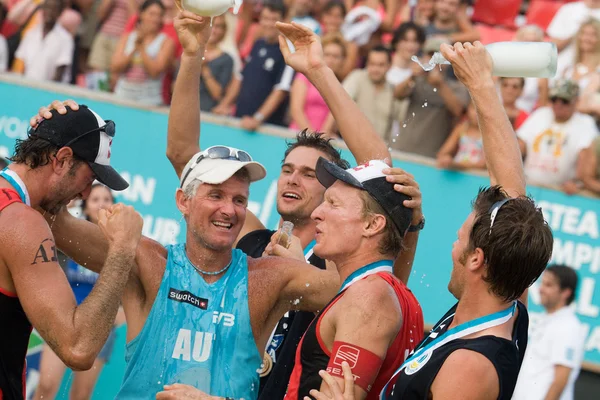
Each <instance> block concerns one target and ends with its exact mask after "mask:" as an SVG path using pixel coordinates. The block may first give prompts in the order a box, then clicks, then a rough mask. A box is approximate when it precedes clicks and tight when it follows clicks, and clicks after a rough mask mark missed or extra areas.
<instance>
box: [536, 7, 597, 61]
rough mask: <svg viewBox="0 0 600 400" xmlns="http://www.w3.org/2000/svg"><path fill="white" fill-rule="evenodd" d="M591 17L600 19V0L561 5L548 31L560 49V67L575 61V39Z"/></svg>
mask: <svg viewBox="0 0 600 400" xmlns="http://www.w3.org/2000/svg"><path fill="white" fill-rule="evenodd" d="M590 18H593V19H596V20H600V0H583V1H576V2H571V3H566V4H564V5H563V6H562V7H560V8H559V9H558V11H557V13H556V14H555V15H554V18H552V22H550V25H548V28H547V29H546V32H547V33H548V36H550V38H551V39H552V41H553V42H554V43H556V46H557V47H558V51H559V52H560V53H559V55H558V68H559V71H560V69H561V67H562V65H569V64H570V63H572V62H573V56H574V53H575V46H573V43H572V42H573V41H574V40H573V39H574V38H575V35H576V34H577V31H578V30H579V28H580V27H581V25H582V24H583V23H585V22H586V21H588V20H589V19H590Z"/></svg>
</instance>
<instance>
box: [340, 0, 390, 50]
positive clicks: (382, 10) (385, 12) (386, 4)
mask: <svg viewBox="0 0 600 400" xmlns="http://www.w3.org/2000/svg"><path fill="white" fill-rule="evenodd" d="M344 3H345V5H346V9H347V10H351V9H352V8H354V6H356V5H364V6H367V7H370V8H372V9H374V10H376V11H377V13H378V14H379V17H380V18H381V25H380V26H379V29H380V30H382V31H384V32H393V31H394V29H395V27H396V26H397V25H399V24H400V22H399V21H400V20H401V14H400V10H401V7H400V2H399V1H398V0H344ZM387 43H389V42H387Z"/></svg>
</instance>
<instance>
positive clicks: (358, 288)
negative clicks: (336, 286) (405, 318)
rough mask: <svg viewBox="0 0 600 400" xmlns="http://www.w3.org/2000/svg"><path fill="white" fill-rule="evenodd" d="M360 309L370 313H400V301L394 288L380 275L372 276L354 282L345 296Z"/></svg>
mask: <svg viewBox="0 0 600 400" xmlns="http://www.w3.org/2000/svg"><path fill="white" fill-rule="evenodd" d="M343 298H344V299H345V300H346V301H347V302H348V303H351V304H352V306H353V307H355V308H356V309H358V310H365V311H368V312H370V313H374V312H375V313H376V312H384V313H386V314H392V313H395V312H397V313H398V314H399V313H400V303H399V302H398V299H397V297H396V292H395V291H394V288H392V286H391V285H390V284H389V283H387V282H386V281H385V280H383V279H382V278H380V277H378V276H370V277H368V278H366V279H362V280H360V281H358V282H356V283H354V284H352V285H351V286H350V287H349V288H348V289H346V294H345V295H344V297H343Z"/></svg>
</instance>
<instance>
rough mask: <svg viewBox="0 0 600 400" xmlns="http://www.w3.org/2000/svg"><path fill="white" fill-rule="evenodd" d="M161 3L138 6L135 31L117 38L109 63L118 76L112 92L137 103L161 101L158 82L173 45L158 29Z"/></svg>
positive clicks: (150, 0)
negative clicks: (138, 11)
mask: <svg viewBox="0 0 600 400" xmlns="http://www.w3.org/2000/svg"><path fill="white" fill-rule="evenodd" d="M164 14H165V6H164V5H163V4H162V3H161V1H160V0H146V1H144V3H143V4H142V5H141V6H140V17H139V21H138V25H137V28H136V30H135V31H133V32H131V33H130V34H129V35H125V36H123V37H121V39H120V40H119V44H118V45H117V48H116V50H115V54H114V55H113V58H112V63H111V74H112V75H113V76H115V77H118V79H117V84H116V87H115V94H116V95H117V96H119V97H121V98H123V99H127V100H133V101H136V102H138V103H140V104H145V105H154V106H158V105H161V104H163V97H162V81H163V77H164V74H165V72H166V70H167V68H168V67H169V63H170V62H171V60H172V59H173V55H174V53H175V44H174V43H173V40H172V39H171V38H169V37H168V36H167V35H166V34H165V33H163V32H161V30H162V25H163V18H164Z"/></svg>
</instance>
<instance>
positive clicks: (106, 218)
mask: <svg viewBox="0 0 600 400" xmlns="http://www.w3.org/2000/svg"><path fill="white" fill-rule="evenodd" d="M143 223H144V221H143V220H142V216H141V215H140V214H138V213H137V211H135V209H134V208H133V207H131V206H126V205H124V204H121V203H119V204H114V205H112V206H111V207H110V208H108V209H101V210H98V226H99V227H100V229H101V230H102V233H103V234H104V236H106V238H107V239H108V242H109V243H110V244H111V245H112V244H117V245H123V246H125V247H130V248H134V249H135V248H136V247H137V245H138V243H139V241H140V239H141V237H142V225H143Z"/></svg>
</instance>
